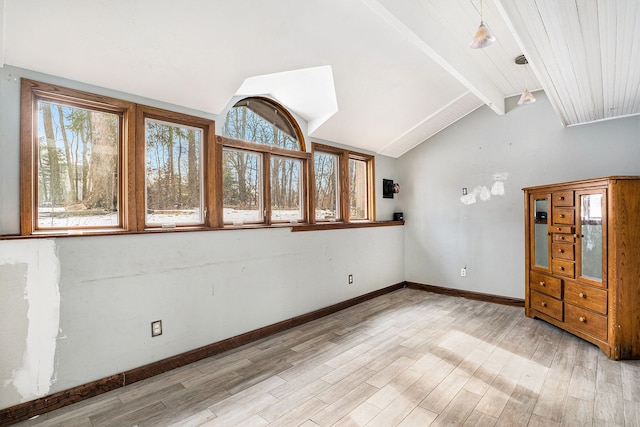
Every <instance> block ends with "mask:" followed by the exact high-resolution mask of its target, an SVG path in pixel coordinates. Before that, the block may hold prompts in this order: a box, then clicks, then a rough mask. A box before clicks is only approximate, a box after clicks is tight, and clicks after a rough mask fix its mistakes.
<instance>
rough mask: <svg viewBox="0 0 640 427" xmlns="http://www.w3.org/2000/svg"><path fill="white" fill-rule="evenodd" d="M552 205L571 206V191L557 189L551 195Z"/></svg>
mask: <svg viewBox="0 0 640 427" xmlns="http://www.w3.org/2000/svg"><path fill="white" fill-rule="evenodd" d="M551 202H552V203H553V206H573V191H558V192H556V193H553V194H552V195H551Z"/></svg>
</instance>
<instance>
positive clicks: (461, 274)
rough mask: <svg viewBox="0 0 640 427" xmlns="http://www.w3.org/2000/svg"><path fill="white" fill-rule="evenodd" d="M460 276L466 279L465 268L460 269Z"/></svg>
mask: <svg viewBox="0 0 640 427" xmlns="http://www.w3.org/2000/svg"><path fill="white" fill-rule="evenodd" d="M460 276H462V277H467V267H462V268H461V269H460Z"/></svg>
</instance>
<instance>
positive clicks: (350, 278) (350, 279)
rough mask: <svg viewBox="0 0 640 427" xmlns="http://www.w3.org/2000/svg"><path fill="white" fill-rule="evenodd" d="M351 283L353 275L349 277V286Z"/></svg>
mask: <svg viewBox="0 0 640 427" xmlns="http://www.w3.org/2000/svg"><path fill="white" fill-rule="evenodd" d="M352 283H353V274H350V275H349V284H350V285H351V284H352Z"/></svg>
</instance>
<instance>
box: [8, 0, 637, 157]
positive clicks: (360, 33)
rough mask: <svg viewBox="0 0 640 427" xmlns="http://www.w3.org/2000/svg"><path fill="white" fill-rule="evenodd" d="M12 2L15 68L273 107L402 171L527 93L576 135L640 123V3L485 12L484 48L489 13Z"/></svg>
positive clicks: (515, 2)
mask: <svg viewBox="0 0 640 427" xmlns="http://www.w3.org/2000/svg"><path fill="white" fill-rule="evenodd" d="M0 1H2V3H3V4H4V8H3V14H2V26H3V28H2V30H3V31H0V34H2V40H0V41H1V42H2V44H1V45H2V46H3V48H2V51H0V63H1V64H8V65H12V66H16V67H21V68H26V69H30V70H35V71H39V72H44V73H48V74H52V75H56V76H61V77H65V78H69V79H73V80H77V81H80V82H84V83H89V84H93V85H98V86H102V87H105V88H110V89H115V90H119V91H123V92H127V93H131V94H135V95H139V96H144V97H147V98H152V99H156V100H159V101H163V102H168V103H172V104H176V105H180V106H184V107H189V108H192V109H195V110H200V111H203V112H205V113H210V114H214V115H219V114H224V112H225V110H226V109H228V108H229V107H230V106H231V103H232V101H233V100H234V99H237V97H238V96H246V95H268V96H272V97H274V98H276V99H278V100H279V101H280V102H282V103H283V104H285V105H286V106H287V107H288V108H290V109H291V110H293V111H294V112H295V113H296V114H298V115H299V116H301V117H303V118H304V119H306V120H307V121H308V122H309V128H308V131H309V135H310V138H311V139H312V140H313V139H314V138H316V139H323V140H328V141H333V142H338V143H342V144H347V145H351V146H354V147H358V148H360V149H365V150H370V151H373V152H376V153H380V154H384V155H389V156H392V157H398V156H400V155H402V154H403V153H405V152H407V151H408V150H410V149H411V148H413V147H415V146H416V145H418V144H420V143H421V142H423V141H425V140H427V139H428V138H429V137H431V136H433V135H435V134H436V133H437V132H439V131H440V130H442V129H444V128H446V127H447V126H449V125H450V124H452V123H454V122H456V121H457V120H459V119H460V118H462V117H464V116H465V115H467V114H469V113H470V112H472V111H473V110H475V109H476V108H478V107H480V106H482V105H484V104H486V105H488V106H489V107H490V108H491V109H493V110H494V111H495V113H496V114H504V113H505V102H504V99H505V98H506V97H509V96H513V95H517V94H519V93H520V92H522V91H523V90H524V88H525V86H526V87H528V88H529V89H531V90H540V89H544V91H545V92H546V93H547V95H548V97H549V99H550V101H551V104H552V106H553V108H554V109H555V111H556V113H557V114H558V117H559V120H560V121H561V122H562V123H563V124H564V125H565V126H571V125H577V124H584V123H589V122H594V121H598V120H605V119H611V118H616V117H622V116H628V115H634V114H639V113H640V66H639V65H640V64H639V62H640V51H639V49H640V2H639V1H638V0H562V1H559V0H484V3H483V5H482V9H483V18H484V21H485V22H486V23H487V24H488V25H489V27H490V28H491V29H492V31H493V32H494V33H495V35H496V38H497V41H496V43H495V44H493V45H492V46H489V47H487V48H484V49H477V50H476V49H471V48H469V46H468V45H469V42H470V39H471V37H472V35H473V33H474V32H475V30H476V29H477V27H478V25H479V23H480V8H481V5H480V0H243V1H238V0H182V1H175V0H136V1H131V0H91V1H87V0H56V1H51V0H0ZM523 53H524V54H525V55H526V56H527V58H528V59H529V66H528V67H523V66H522V65H516V64H515V63H514V59H515V58H516V57H517V56H518V55H521V54H523ZM520 108H526V106H523V107H520Z"/></svg>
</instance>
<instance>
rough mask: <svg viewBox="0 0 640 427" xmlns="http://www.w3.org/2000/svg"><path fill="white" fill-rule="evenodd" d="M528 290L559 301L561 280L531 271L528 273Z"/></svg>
mask: <svg viewBox="0 0 640 427" xmlns="http://www.w3.org/2000/svg"><path fill="white" fill-rule="evenodd" d="M529 289H531V290H532V291H538V292H541V293H543V294H547V295H550V296H552V297H554V298H558V299H559V298H560V297H561V295H562V280H561V279H558V278H557V277H551V276H546V275H544V274H540V273H537V272H535V271H531V272H529Z"/></svg>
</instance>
